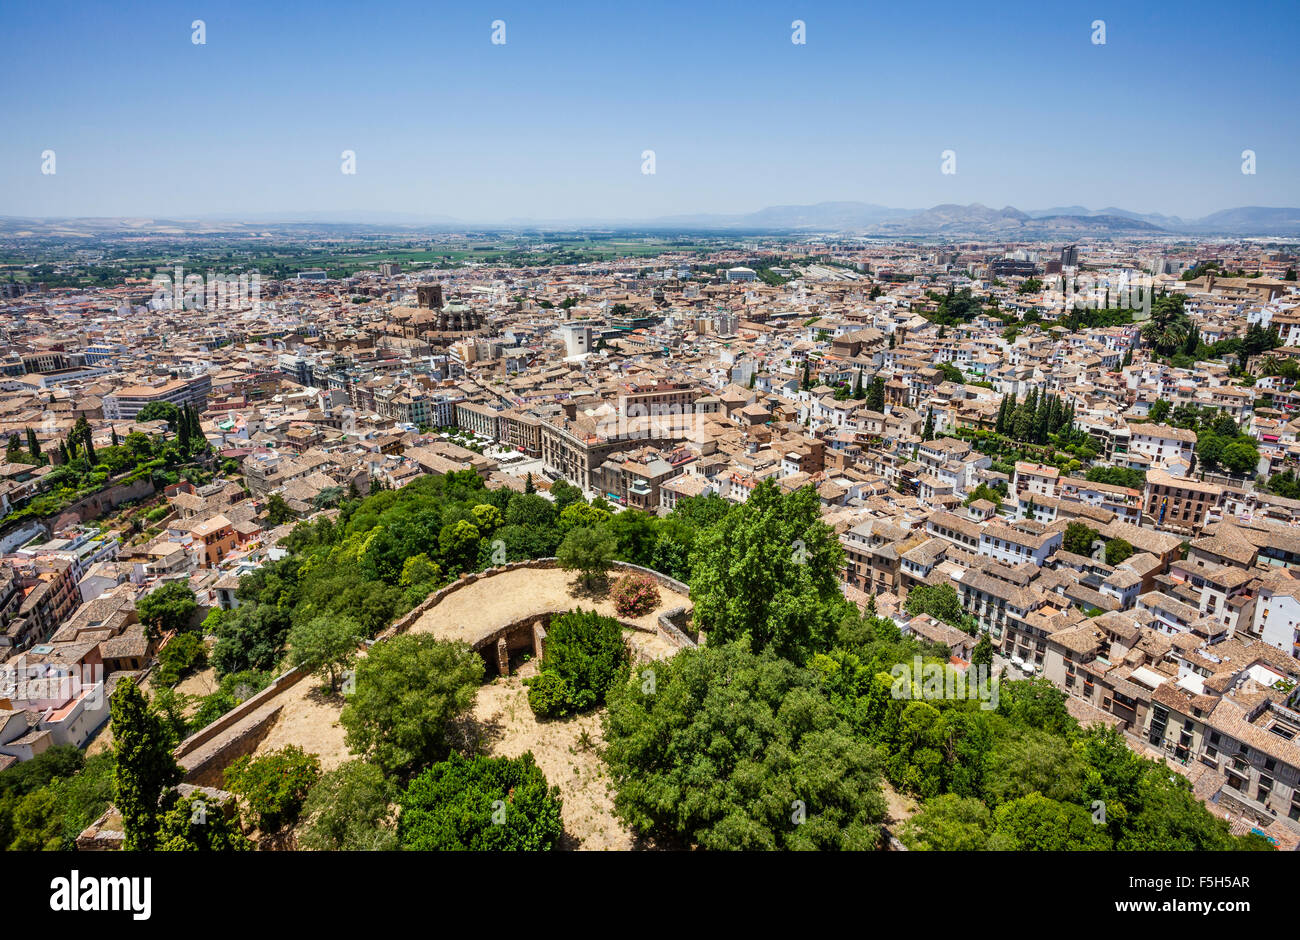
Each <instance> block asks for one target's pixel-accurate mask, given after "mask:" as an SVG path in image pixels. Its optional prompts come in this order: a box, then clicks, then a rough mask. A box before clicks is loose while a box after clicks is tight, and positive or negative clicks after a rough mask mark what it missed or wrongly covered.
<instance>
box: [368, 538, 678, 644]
mask: <svg viewBox="0 0 1300 940" xmlns="http://www.w3.org/2000/svg"><path fill="white" fill-rule="evenodd" d="M558 567H560V563H559V561H558V560H557V559H555V558H532V559H529V560H527V561H514V562H510V563H509V564H506V565H501V566H499V567H496V568H486V569H484V570H483V571H476V572H474V573H473V574H466V575H462V576H461V577H460V578H459V580H456V581H453V582H452V583H451V584H448V585H447V586H446V587H443V588H439V589H438V590H436V591H434V592H433V593H432V594H430V595H429V596H428V597H426V598H425V599H424V600H423V601H422V602H421V603H420V604H419V605H418V606H416V607H415V608H413V609H412V610H411V611H410V612H409V613H407V614H404V615H403V616H402V617H399V618H398V619H397V620H396V621H394V622H393V624H392V626H390V627H388V628H387V629H386V630H383V631H381V632H380V633H379V635H378V637H377V638H376V639H388V638H389V637H391V636H396V635H397V634H399V633H405V632H406V631H407V630H409V629H411V627H413V626H414V625H415V623H416V622H417V621H418V620H419V619H420V618H421V617H422V616H424V615H425V614H426V613H428V612H429V611H430V610H432V609H433V608H434V607H437V606H438V605H439V604H440V603H442V600H443V598H445V597H446V596H447V595H449V594H453V593H455V592H456V591H460V590H463V589H465V588H467V587H469V586H470V585H472V584H476V583H477V582H478V581H480V580H482V579H483V578H490V577H492V576H493V575H495V574H501V573H503V572H506V571H516V570H519V569H522V568H558ZM610 571H611V572H617V573H622V574H643V575H646V576H648V577H650V578H652V579H653V580H654V581H655V582H656V583H657V584H659V585H660V586H661V587H664V588H667V589H668V590H670V591H675V592H677V593H678V594H683V595H685V596H686V597H690V596H691V589H690V587H688V586H687V585H685V584H683V583H682V582H681V581H678V580H677V579H676V578H670V577H668V576H667V575H666V574H660V573H659V572H658V571H655V570H653V569H651V568H643V567H641V566H640V565H633V564H629V563H628V562H624V561H616V562H614V564H613V565H611V566H610ZM543 613H546V614H552V615H553V614H556V613H563V611H538V612H536V613H533V614H530V615H529V616H528V617H527V618H526V619H527V620H529V621H532V620H536V619H538V617H539V616H540V615H541V614H543ZM669 615H672V618H671V622H670V623H669V625H668V626H667V627H665V622H664V619H663V618H664V617H665V616H669ZM688 616H689V614H688V611H687V608H685V607H675V608H673V609H672V610H670V611H665V612H664V613H663V614H661V615H660V619H659V625H660V628H661V632H662V634H663V636H664V637H665V639H667V640H668V641H669V642H670V643H673V644H674V645H676V646H679V647H680V646H695V645H696V643H695V640H693V639H691V637H690V636H689V635H688V634H687V632H686V629H685V628H686V621H687V619H688ZM547 623H550V619H549V616H548V617H547ZM512 626H519V624H506V625H503V627H502V628H501V629H502V630H504V629H508V628H510V627H512ZM623 626H625V627H627V628H628V629H631V630H639V629H641V628H640V627H637V626H634V625H633V624H629V623H624V624H623ZM500 635H502V634H501V630H495V631H493V632H492V634H491V638H492V640H493V641H494V642H495V640H496V638H497V637H498V636H500Z"/></svg>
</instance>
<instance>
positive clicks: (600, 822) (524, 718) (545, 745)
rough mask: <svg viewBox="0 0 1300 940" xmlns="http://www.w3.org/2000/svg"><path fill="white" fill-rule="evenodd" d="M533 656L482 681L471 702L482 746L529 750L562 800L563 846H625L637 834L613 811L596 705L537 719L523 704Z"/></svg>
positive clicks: (509, 752)
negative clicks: (559, 716)
mask: <svg viewBox="0 0 1300 940" xmlns="http://www.w3.org/2000/svg"><path fill="white" fill-rule="evenodd" d="M536 674H537V664H536V662H529V663H525V664H524V665H523V666H522V667H521V668H520V669H519V670H518V671H517V672H515V673H514V674H512V675H511V676H509V677H508V678H498V679H495V680H493V681H492V682H489V683H487V684H486V685H484V686H483V687H482V688H481V689H479V692H478V698H477V700H476V701H475V703H474V712H473V724H474V726H475V730H476V731H477V732H478V736H479V740H480V745H481V747H482V748H483V750H484V751H485V752H486V753H488V754H491V755H493V756H495V757H518V756H519V755H521V754H523V753H524V752H525V751H532V752H533V757H534V758H535V759H536V761H537V765H538V766H539V767H541V769H542V772H543V773H544V774H546V779H547V781H549V782H550V783H551V784H552V785H554V786H558V787H559V788H560V795H561V799H562V800H563V801H564V834H565V838H564V841H563V842H562V843H561V847H562V848H567V849H587V850H616V851H617V850H625V849H632V848H636V847H637V845H636V840H635V838H634V837H633V835H632V833H631V832H629V831H628V830H627V829H626V828H625V827H624V826H623V824H622V823H621V822H619V820H618V819H617V818H616V817H615V816H614V799H613V794H612V793H611V792H610V784H609V775H608V773H607V771H606V769H605V763H604V761H602V760H601V759H600V755H599V753H598V748H599V747H601V746H602V744H603V740H602V738H601V732H600V720H601V714H602V712H603V711H604V709H597V710H596V711H594V712H590V713H588V714H585V715H577V716H574V717H571V718H567V719H564V720H560V721H538V720H537V718H536V717H535V716H534V715H533V710H532V709H531V708H529V707H528V689H527V688H526V687H525V686H524V684H523V679H524V678H525V677H527V676H532V675H536Z"/></svg>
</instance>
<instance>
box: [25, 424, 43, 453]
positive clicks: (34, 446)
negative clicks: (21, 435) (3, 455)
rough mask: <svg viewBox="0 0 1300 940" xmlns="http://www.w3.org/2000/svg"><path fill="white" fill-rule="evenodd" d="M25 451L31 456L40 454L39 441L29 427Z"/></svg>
mask: <svg viewBox="0 0 1300 940" xmlns="http://www.w3.org/2000/svg"><path fill="white" fill-rule="evenodd" d="M27 452H28V453H29V454H31V455H32V456H33V457H40V456H41V442H40V441H38V440H37V439H36V432H35V431H33V430H32V429H31V428H28V429H27Z"/></svg>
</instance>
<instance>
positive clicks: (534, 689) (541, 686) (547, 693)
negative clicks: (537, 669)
mask: <svg viewBox="0 0 1300 940" xmlns="http://www.w3.org/2000/svg"><path fill="white" fill-rule="evenodd" d="M528 707H529V708H531V709H532V710H533V714H534V715H536V716H537V717H538V718H562V717H564V716H565V715H567V714H568V712H569V683H567V682H565V681H564V679H563V678H562V677H561V676H558V675H556V674H555V673H553V672H543V673H542V674H541V675H539V676H537V678H535V679H533V680H531V681H530V682H529V683H528Z"/></svg>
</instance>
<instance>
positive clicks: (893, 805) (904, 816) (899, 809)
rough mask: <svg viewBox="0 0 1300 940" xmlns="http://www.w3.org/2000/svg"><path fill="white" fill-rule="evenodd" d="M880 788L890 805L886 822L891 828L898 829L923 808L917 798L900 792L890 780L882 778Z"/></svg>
mask: <svg viewBox="0 0 1300 940" xmlns="http://www.w3.org/2000/svg"><path fill="white" fill-rule="evenodd" d="M880 788H881V790H883V791H884V794H885V803H886V805H887V806H888V809H887V810H886V813H887V816H886V819H885V824H886V825H887V826H889V828H890V829H897V827H898V826H900V825H901V824H903V823H905V822H907V820H909V819H911V818H912V816H914V815H915V814H916V811H917V810H918V809H920V808H921V806H920V804H919V803H917V802H916V800H914V799H912V798H911V797H910V796H905V795H904V794H902V793H899V792H898V791H897V790H895V789H894V788H893V787H892V786H890V785H889V781H888V780H881V781H880Z"/></svg>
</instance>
